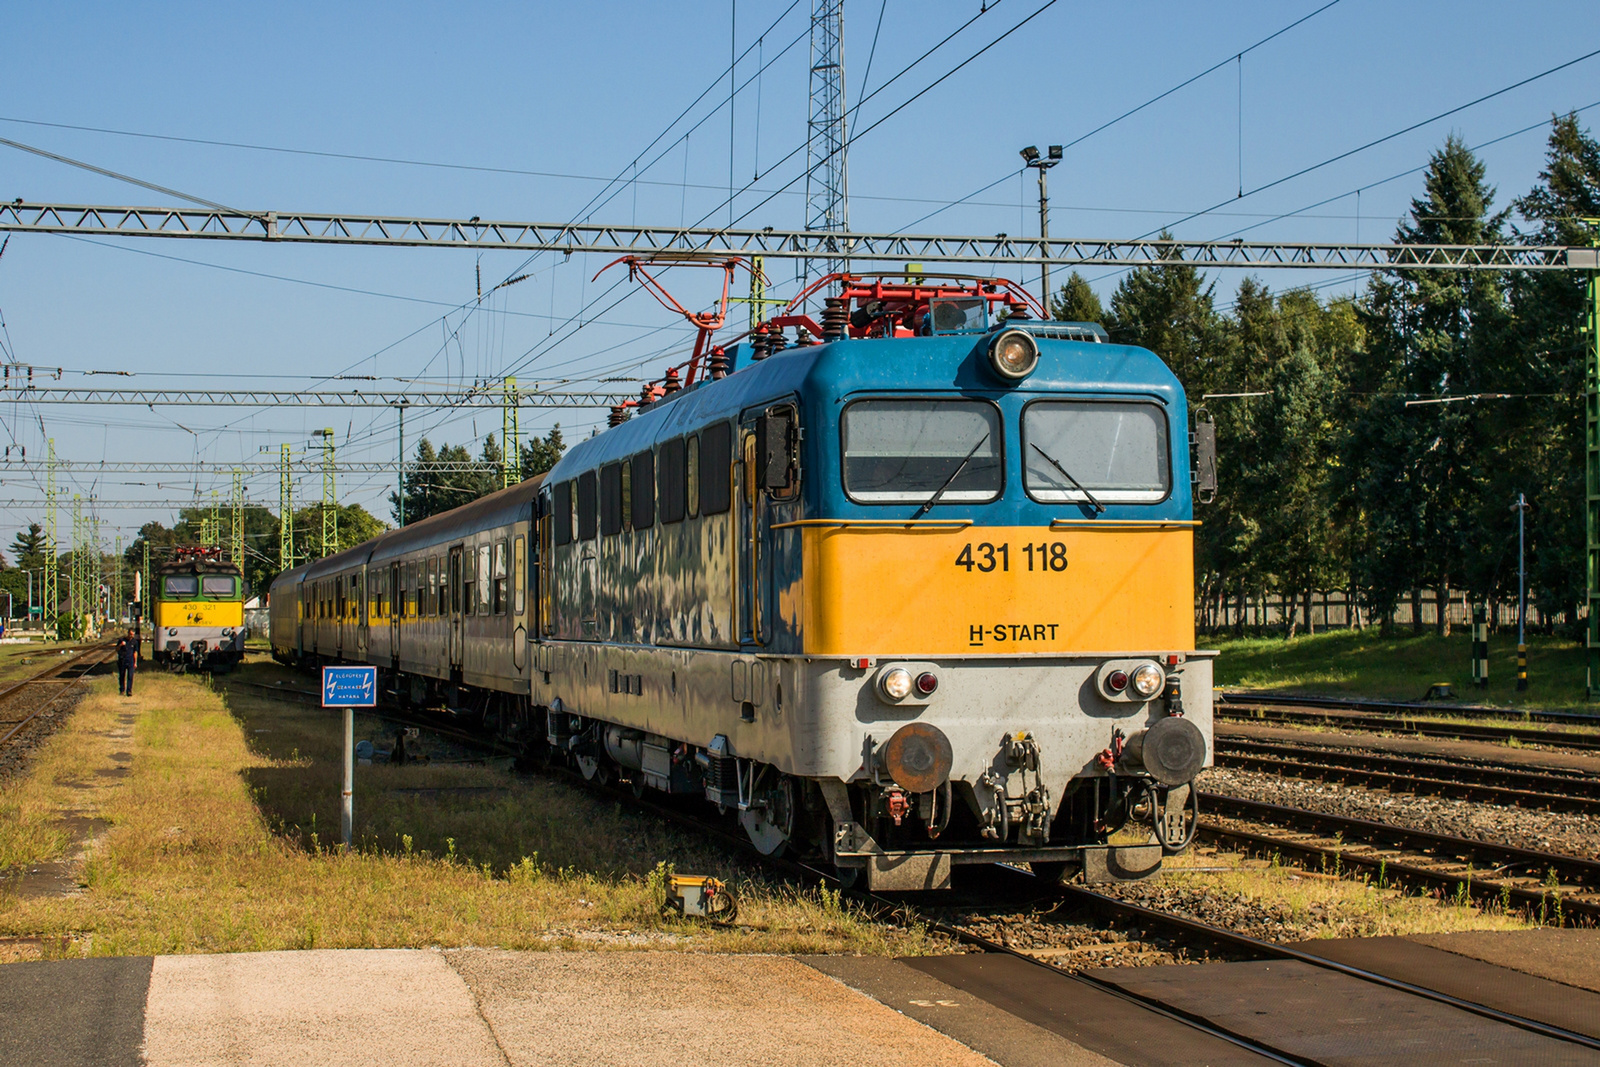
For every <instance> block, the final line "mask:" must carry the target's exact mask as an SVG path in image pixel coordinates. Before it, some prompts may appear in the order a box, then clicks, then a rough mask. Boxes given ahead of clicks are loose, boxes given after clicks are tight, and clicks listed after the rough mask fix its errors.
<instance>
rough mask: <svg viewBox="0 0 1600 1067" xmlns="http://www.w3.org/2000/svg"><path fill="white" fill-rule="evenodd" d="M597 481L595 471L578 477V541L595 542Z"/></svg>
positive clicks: (586, 472)
mask: <svg viewBox="0 0 1600 1067" xmlns="http://www.w3.org/2000/svg"><path fill="white" fill-rule="evenodd" d="M596 482H597V479H596V478H595V473H594V471H585V472H584V473H583V474H580V475H578V540H580V541H592V540H594V534H595V528H596V526H597V525H598V524H597V523H596V522H595V519H596V518H597V516H596V514H595V513H596V511H597V510H598V509H597V508H596V507H595V504H596V500H595V498H596V497H597V496H598V495H599V494H598V492H597V485H596Z"/></svg>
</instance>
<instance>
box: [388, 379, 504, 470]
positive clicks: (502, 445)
mask: <svg viewBox="0 0 1600 1067" xmlns="http://www.w3.org/2000/svg"><path fill="white" fill-rule="evenodd" d="M517 421H518V420H517V380H516V379H515V378H507V379H506V382H505V404H504V405H503V406H502V408H501V418H500V488H502V489H505V488H507V487H509V486H513V485H516V484H517V483H518V482H520V481H522V431H521V430H520V429H519V428H518V426H517ZM402 495H403V493H402Z"/></svg>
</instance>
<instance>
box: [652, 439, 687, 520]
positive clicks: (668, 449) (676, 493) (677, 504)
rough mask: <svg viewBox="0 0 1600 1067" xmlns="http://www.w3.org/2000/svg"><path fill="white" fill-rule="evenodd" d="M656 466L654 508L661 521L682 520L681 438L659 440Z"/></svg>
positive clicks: (682, 477)
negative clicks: (659, 445)
mask: <svg viewBox="0 0 1600 1067" xmlns="http://www.w3.org/2000/svg"><path fill="white" fill-rule="evenodd" d="M657 463H658V464H659V466H658V467H657V468H656V510H657V511H659V512H660V514H661V521H662V522H663V523H669V522H682V521H683V502H684V484H683V483H684V481H685V478H684V470H683V467H684V463H683V438H681V437H674V438H673V439H672V440H670V441H663V442H661V452H660V455H659V456H658V457H657Z"/></svg>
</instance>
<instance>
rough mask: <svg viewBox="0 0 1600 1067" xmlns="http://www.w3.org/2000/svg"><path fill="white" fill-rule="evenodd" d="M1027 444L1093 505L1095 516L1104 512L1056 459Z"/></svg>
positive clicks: (1098, 502) (1090, 494) (1034, 445)
mask: <svg viewBox="0 0 1600 1067" xmlns="http://www.w3.org/2000/svg"><path fill="white" fill-rule="evenodd" d="M1028 443H1029V444H1032V445H1033V450H1034V451H1035V452H1037V453H1039V455H1041V456H1043V457H1044V458H1045V459H1047V460H1049V461H1050V466H1052V467H1054V468H1055V469H1056V470H1058V471H1060V472H1061V476H1062V477H1063V478H1065V479H1066V480H1067V481H1069V482H1071V483H1072V485H1073V487H1074V488H1076V489H1077V490H1078V492H1080V493H1082V494H1083V495H1084V496H1086V497H1088V498H1089V503H1091V504H1093V505H1094V511H1095V514H1096V515H1098V514H1100V512H1102V511H1104V510H1105V509H1106V506H1105V505H1104V504H1102V503H1100V501H1098V500H1096V499H1095V498H1094V494H1093V493H1091V492H1089V490H1088V489H1086V488H1084V485H1083V483H1082V482H1080V481H1078V479H1076V478H1074V477H1073V476H1072V475H1071V474H1069V473H1067V468H1065V467H1063V466H1062V465H1061V464H1059V463H1057V462H1056V457H1054V456H1052V455H1051V454H1050V453H1048V452H1046V451H1045V450H1044V449H1042V448H1040V447H1039V446H1038V445H1037V444H1034V443H1033V442H1032V441H1030V442H1028Z"/></svg>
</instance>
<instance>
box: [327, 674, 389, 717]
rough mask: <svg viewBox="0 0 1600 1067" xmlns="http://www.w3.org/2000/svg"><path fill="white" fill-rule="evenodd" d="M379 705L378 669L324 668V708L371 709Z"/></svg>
mask: <svg viewBox="0 0 1600 1067" xmlns="http://www.w3.org/2000/svg"><path fill="white" fill-rule="evenodd" d="M377 703H378V668H376V667H324V668H322V706H323V707H325V708H370V707H375V706H376V705H377Z"/></svg>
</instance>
